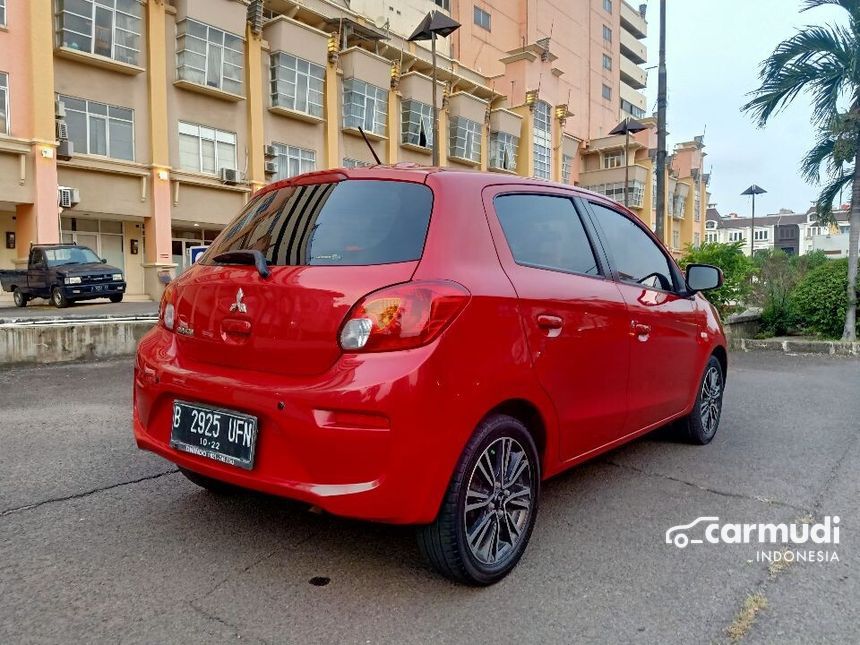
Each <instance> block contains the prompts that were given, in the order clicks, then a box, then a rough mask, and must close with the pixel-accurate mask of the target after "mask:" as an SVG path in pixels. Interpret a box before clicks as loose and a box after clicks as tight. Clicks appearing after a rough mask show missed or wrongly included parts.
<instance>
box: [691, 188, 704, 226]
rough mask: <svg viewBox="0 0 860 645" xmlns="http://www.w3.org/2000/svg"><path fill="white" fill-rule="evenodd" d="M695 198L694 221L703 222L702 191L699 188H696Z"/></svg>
mask: <svg viewBox="0 0 860 645" xmlns="http://www.w3.org/2000/svg"><path fill="white" fill-rule="evenodd" d="M695 195H696V196H695V198H694V200H693V221H694V222H701V221H702V193H701V192H699V189H698V188H697V189H696V193H695Z"/></svg>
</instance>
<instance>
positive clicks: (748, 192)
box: [741, 184, 767, 195]
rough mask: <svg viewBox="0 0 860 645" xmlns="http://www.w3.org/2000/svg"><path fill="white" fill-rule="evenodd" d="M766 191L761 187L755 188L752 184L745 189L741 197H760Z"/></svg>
mask: <svg viewBox="0 0 860 645" xmlns="http://www.w3.org/2000/svg"><path fill="white" fill-rule="evenodd" d="M766 192H767V191H766V190H765V189H764V188H762V187H761V186H756V185H755V184H753V185H752V186H750V187H749V188H747V189H746V190H745V191H744V192H742V193H741V195H761V194H762V193H766Z"/></svg>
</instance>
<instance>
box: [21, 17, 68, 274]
mask: <svg viewBox="0 0 860 645" xmlns="http://www.w3.org/2000/svg"><path fill="white" fill-rule="evenodd" d="M25 5H26V7H27V9H26V20H27V22H28V23H29V24H28V25H25V28H27V29H28V32H29V42H28V44H27V46H28V50H29V51H27V52H26V55H27V58H28V59H29V61H30V70H29V71H30V74H29V76H30V78H29V82H30V92H29V94H30V96H29V100H30V105H29V106H28V108H29V115H28V117H27V118H28V119H30V120H31V121H30V123H31V124H32V132H31V133H30V135H31V140H32V145H31V148H30V155H31V156H32V159H33V166H32V168H33V203H32V204H19V205H18V206H17V207H16V209H15V237H16V238H17V240H18V242H17V244H16V247H17V251H18V261H19V262H20V261H21V260H23V261H24V262H26V260H27V256H28V254H29V252H30V244H51V243H56V242H59V241H60V217H59V215H60V208H59V207H58V205H57V183H58V182H57V154H56V152H57V151H56V146H57V138H56V131H55V128H56V121H55V115H54V46H53V42H54V33H53V28H54V26H53V7H52V3H51V0H31V1H30V2H27V3H25Z"/></svg>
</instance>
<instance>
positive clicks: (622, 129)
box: [609, 117, 648, 134]
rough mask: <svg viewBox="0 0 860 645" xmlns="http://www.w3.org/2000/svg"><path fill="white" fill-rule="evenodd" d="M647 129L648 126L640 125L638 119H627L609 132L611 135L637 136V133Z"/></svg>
mask: <svg viewBox="0 0 860 645" xmlns="http://www.w3.org/2000/svg"><path fill="white" fill-rule="evenodd" d="M647 129H648V126H646V125H645V124H644V123H640V122H639V121H637V120H636V119H631V118H630V117H627V118H626V119H624V120H623V121H622V122H621V123H619V124H618V125H616V126H615V127H614V128H612V129H611V130H610V131H609V134H636V133H637V132H642V131H643V130H647Z"/></svg>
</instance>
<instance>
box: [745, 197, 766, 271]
mask: <svg viewBox="0 0 860 645" xmlns="http://www.w3.org/2000/svg"><path fill="white" fill-rule="evenodd" d="M766 192H767V191H766V190H765V189H764V188H762V187H761V186H756V185H755V184H753V185H752V186H750V187H749V188H747V189H746V190H745V191H744V192H742V193H741V195H752V221H751V222H750V257H753V256H754V255H755V196H756V195H761V194H762V193H766Z"/></svg>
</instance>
